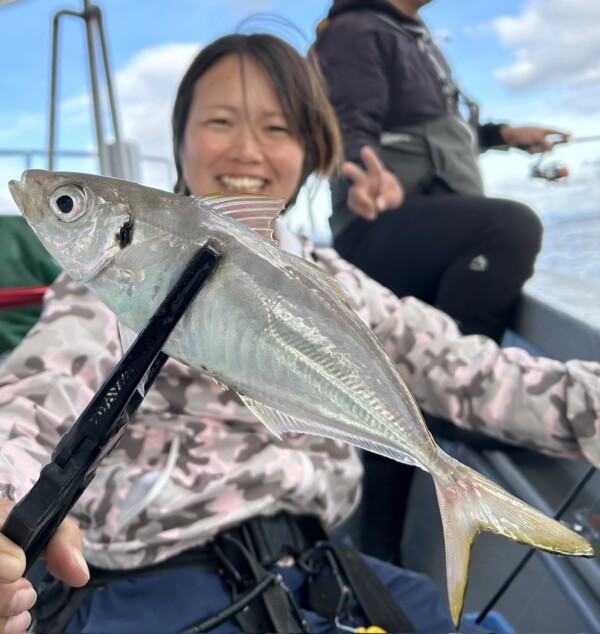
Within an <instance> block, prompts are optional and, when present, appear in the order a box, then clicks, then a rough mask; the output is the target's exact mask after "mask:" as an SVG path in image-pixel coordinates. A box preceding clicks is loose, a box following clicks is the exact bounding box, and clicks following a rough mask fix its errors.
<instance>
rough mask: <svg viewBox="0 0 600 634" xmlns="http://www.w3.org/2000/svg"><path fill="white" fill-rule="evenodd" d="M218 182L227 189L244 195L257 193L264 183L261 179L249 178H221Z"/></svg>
mask: <svg viewBox="0 0 600 634" xmlns="http://www.w3.org/2000/svg"><path fill="white" fill-rule="evenodd" d="M220 180H221V182H222V183H223V185H225V187H227V189H230V190H233V191H236V192H243V193H245V194H256V193H258V192H259V191H260V190H261V188H262V187H263V185H264V184H265V182H266V181H265V180H264V179H262V178H253V177H251V176H221V177H220Z"/></svg>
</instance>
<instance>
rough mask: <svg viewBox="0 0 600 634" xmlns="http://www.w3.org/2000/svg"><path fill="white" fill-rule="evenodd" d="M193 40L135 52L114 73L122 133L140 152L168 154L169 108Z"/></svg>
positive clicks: (190, 56)
mask: <svg viewBox="0 0 600 634" xmlns="http://www.w3.org/2000/svg"><path fill="white" fill-rule="evenodd" d="M198 50H199V47H198V45H197V44H166V45H163V46H159V47H156V48H149V49H145V50H143V51H142V52H141V53H139V54H137V55H136V56H135V57H134V58H133V59H132V60H131V61H130V62H129V63H128V64H127V66H125V67H124V68H122V69H121V70H120V71H119V72H118V73H117V74H116V91H117V98H118V100H119V103H120V108H121V113H122V121H123V130H124V133H123V136H124V138H125V139H126V140H128V141H133V142H135V143H136V144H138V146H139V149H140V151H141V153H143V154H152V155H159V156H164V157H169V156H170V154H171V131H170V120H171V109H172V107H173V102H174V100H175V93H176V91H177V86H178V85H179V82H180V80H181V77H182V76H183V73H184V72H185V70H186V69H187V67H188V66H189V64H190V62H191V61H192V59H193V57H194V56H195V55H196V53H197V52H198Z"/></svg>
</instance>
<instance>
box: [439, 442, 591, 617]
mask: <svg viewBox="0 0 600 634" xmlns="http://www.w3.org/2000/svg"><path fill="white" fill-rule="evenodd" d="M440 458H441V460H442V461H443V462H446V463H447V467H448V470H447V471H446V469H444V472H445V475H442V472H441V471H439V472H437V474H436V475H434V482H435V489H436V493H437V498H438V503H439V506H440V513H441V516H442V525H443V529H444V541H445V544H446V577H447V582H448V599H449V604H450V612H451V615H452V619H453V621H454V623H455V625H457V626H458V622H459V620H460V616H461V613H462V608H463V601H464V595H465V590H466V586H467V573H468V568H469V559H470V557H471V547H472V545H473V542H474V541H475V538H476V537H477V535H478V533H479V532H480V531H490V532H492V533H497V534H498V535H504V537H508V538H509V539H512V540H513V541H516V542H520V543H522V544H529V545H530V546H534V547H535V548H541V549H543V550H547V551H549V552H552V553H556V554H563V555H582V556H586V557H591V556H593V555H594V550H593V548H592V547H591V545H590V544H589V543H588V542H587V541H586V540H585V539H584V538H583V537H581V536H580V535H578V534H577V533H575V532H574V531H572V530H570V529H568V528H566V527H565V526H563V525H562V524H560V523H559V522H557V521H556V520H553V519H551V518H550V517H547V516H546V515H544V514H543V513H542V512H540V511H538V510H536V509H534V508H533V507H531V506H529V505H528V504H525V502H522V501H521V500H519V499H518V498H516V497H515V496H514V495H511V494H510V493H508V491H505V490H504V489H502V488H501V487H500V486H498V485H497V484H494V483H493V482H492V481H491V480H488V479H487V478H485V477H484V476H482V475H481V474H479V473H477V472H476V471H474V470H473V469H471V468H469V467H467V466H465V465H463V464H462V463H460V462H458V461H457V460H455V459H454V458H452V457H450V456H448V455H447V454H445V453H443V452H442V451H441V450H440ZM436 471H437V470H436ZM448 474H449V475H448Z"/></svg>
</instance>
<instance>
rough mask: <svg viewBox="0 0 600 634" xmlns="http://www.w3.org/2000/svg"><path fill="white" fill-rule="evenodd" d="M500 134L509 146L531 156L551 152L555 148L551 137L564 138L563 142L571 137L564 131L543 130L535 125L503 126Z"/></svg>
mask: <svg viewBox="0 0 600 634" xmlns="http://www.w3.org/2000/svg"><path fill="white" fill-rule="evenodd" d="M500 132H501V134H502V137H503V138H504V140H505V141H506V143H507V144H508V145H510V146H511V147H516V148H519V149H520V150H524V151H525V152H529V154H538V153H540V152H549V151H550V150H551V149H552V148H553V147H554V143H553V142H552V141H550V140H549V139H548V136H549V135H555V136H559V137H562V140H563V142H564V141H568V140H569V138H570V137H571V135H570V134H569V133H568V132H564V131H563V130H555V129H553V128H541V127H539V126H534V125H524V126H516V127H513V126H510V125H503V126H502V127H501V128H500Z"/></svg>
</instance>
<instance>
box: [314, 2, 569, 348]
mask: <svg viewBox="0 0 600 634" xmlns="http://www.w3.org/2000/svg"><path fill="white" fill-rule="evenodd" d="M429 1H430V0H334V2H333V4H332V7H331V9H330V11H329V14H328V17H327V19H326V20H324V21H323V22H322V23H321V24H320V25H319V29H318V36H317V40H316V43H315V46H314V48H313V52H314V53H316V57H317V59H318V61H319V63H320V65H321V69H322V71H323V74H324V76H325V79H326V82H327V84H328V89H329V96H330V99H331V101H332V103H333V106H334V108H335V110H336V113H337V115H338V118H339V120H340V123H341V126H342V132H343V138H344V147H345V153H346V161H347V162H346V163H345V164H344V166H343V169H342V171H343V176H344V177H345V178H340V179H339V180H336V181H334V182H333V183H332V206H333V213H332V216H331V218H330V224H331V229H332V233H333V240H334V246H335V248H336V250H337V251H338V252H339V253H340V254H341V255H342V256H343V257H344V258H345V259H347V260H349V261H350V262H352V263H353V264H355V265H357V266H359V267H360V268H361V269H362V270H364V271H365V272H366V273H367V274H368V275H370V276H371V277H373V278H375V279H376V280H377V281H379V282H380V283H382V284H384V285H385V286H387V287H388V288H390V289H391V290H392V291H393V292H394V293H395V294H396V295H398V296H400V297H403V296H407V295H413V296H416V297H418V298H419V299H421V300H424V301H426V302H428V303H430V304H432V305H434V306H436V307H438V308H440V309H442V310H443V311H445V312H446V313H448V314H449V315H450V316H451V317H453V318H454V319H455V320H456V321H457V323H458V325H459V327H460V329H461V330H462V332H463V333H464V334H484V335H487V336H489V337H491V338H492V339H494V340H496V341H497V342H500V341H501V339H502V336H503V333H504V330H505V328H506V327H507V326H508V325H509V323H510V319H511V312H512V309H513V307H514V304H515V301H516V299H517V297H518V295H519V293H520V291H521V288H522V286H523V284H524V283H525V281H526V280H527V279H528V278H529V277H530V276H531V275H532V273H533V266H534V262H535V258H536V256H537V253H538V251H539V249H540V246H541V236H542V226H541V223H540V221H539V219H538V217H537V215H536V214H535V213H534V212H533V211H532V210H531V209H530V208H529V207H527V206H525V205H523V204H520V203H517V202H514V201H509V200H505V199H492V198H487V197H485V195H484V192H483V184H482V180H481V174H480V171H479V167H478V164H477V152H478V151H479V149H484V148H488V147H492V146H511V147H519V148H522V149H526V150H527V151H529V152H531V153H533V152H541V151H547V150H549V149H551V148H552V143H551V141H550V140H549V138H548V135H553V134H556V135H560V136H562V137H565V136H566V135H565V133H563V132H561V131H559V130H553V129H548V128H540V127H535V126H523V127H513V126H510V125H506V124H487V125H478V122H476V121H475V120H474V119H476V107H475V104H473V103H472V102H470V101H469V100H467V102H468V103H467V105H469V106H471V112H472V115H473V117H472V118H471V121H470V122H469V123H467V122H466V121H465V119H463V117H462V116H461V114H460V109H459V106H460V101H461V93H460V90H459V89H458V86H457V85H456V83H455V82H454V79H453V77H452V71H451V69H450V67H449V65H448V63H447V61H446V60H445V58H444V56H443V55H442V53H441V51H440V50H439V49H438V48H437V46H436V45H435V44H434V42H433V40H432V37H431V34H430V33H429V30H428V29H427V27H426V25H425V23H424V22H423V21H422V19H421V18H420V17H419V16H418V11H419V9H420V8H421V7H422V6H424V5H425V4H428V2H429ZM384 212H390V213H384Z"/></svg>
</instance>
